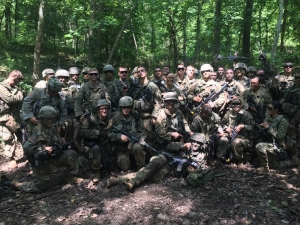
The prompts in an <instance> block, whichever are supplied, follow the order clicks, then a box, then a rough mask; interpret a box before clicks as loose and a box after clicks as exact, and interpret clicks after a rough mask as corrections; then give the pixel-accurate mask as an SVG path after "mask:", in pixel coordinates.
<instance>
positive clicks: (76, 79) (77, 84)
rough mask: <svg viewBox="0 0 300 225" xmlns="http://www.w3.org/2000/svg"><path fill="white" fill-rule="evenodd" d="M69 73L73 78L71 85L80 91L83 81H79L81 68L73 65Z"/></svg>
mask: <svg viewBox="0 0 300 225" xmlns="http://www.w3.org/2000/svg"><path fill="white" fill-rule="evenodd" d="M69 74H70V78H71V80H70V82H69V87H73V88H75V89H77V90H78V91H79V90H80V87H81V83H80V81H79V75H80V70H79V69H78V68H77V67H71V68H70V69H69Z"/></svg>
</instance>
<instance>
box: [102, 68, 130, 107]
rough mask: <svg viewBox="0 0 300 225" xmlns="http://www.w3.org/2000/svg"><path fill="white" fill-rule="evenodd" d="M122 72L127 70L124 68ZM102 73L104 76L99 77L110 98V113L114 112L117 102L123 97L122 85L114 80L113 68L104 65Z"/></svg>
mask: <svg viewBox="0 0 300 225" xmlns="http://www.w3.org/2000/svg"><path fill="white" fill-rule="evenodd" d="M122 68H123V67H122ZM124 71H127V68H125V70H124ZM103 72H104V76H102V77H101V83H102V84H104V86H105V87H106V88H107V90H108V94H109V96H110V98H111V109H112V111H115V110H117V109H118V103H119V100H120V98H121V97H122V96H123V88H122V86H123V85H122V83H121V82H120V80H117V79H116V78H115V76H114V74H115V68H114V67H113V66H112V65H110V64H107V65H105V66H104V68H103Z"/></svg>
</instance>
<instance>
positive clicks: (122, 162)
mask: <svg viewBox="0 0 300 225" xmlns="http://www.w3.org/2000/svg"><path fill="white" fill-rule="evenodd" d="M120 147H121V146H116V148H115V150H116V152H117V162H118V166H119V167H120V169H121V170H123V171H127V170H129V169H130V168H131V163H130V155H133V157H134V159H135V162H136V165H137V167H138V169H140V168H142V167H143V166H144V165H145V155H146V153H145V152H144V148H143V146H141V145H140V144H139V143H134V144H133V145H131V144H129V145H128V148H127V149H124V147H123V148H122V147H121V148H120Z"/></svg>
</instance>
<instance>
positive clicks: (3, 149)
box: [0, 126, 24, 160]
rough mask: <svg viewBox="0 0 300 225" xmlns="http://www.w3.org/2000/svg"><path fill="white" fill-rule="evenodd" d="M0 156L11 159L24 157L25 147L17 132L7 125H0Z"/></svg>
mask: <svg viewBox="0 0 300 225" xmlns="http://www.w3.org/2000/svg"><path fill="white" fill-rule="evenodd" d="M0 138H1V139H2V140H1V143H0V156H3V157H5V158H8V159H10V160H19V159H21V158H23V156H24V153H23V147H22V144H21V143H20V141H19V140H18V138H17V136H16V134H14V133H12V132H11V131H10V130H9V129H7V127H5V126H0Z"/></svg>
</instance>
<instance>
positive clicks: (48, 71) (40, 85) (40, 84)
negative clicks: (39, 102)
mask: <svg viewBox="0 0 300 225" xmlns="http://www.w3.org/2000/svg"><path fill="white" fill-rule="evenodd" d="M54 73H55V72H54V70H53V69H44V70H43V72H42V76H43V78H44V80H40V81H39V82H37V83H36V85H35V86H34V88H45V87H46V84H47V82H48V81H49V79H50V78H51V77H53V76H54Z"/></svg>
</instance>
